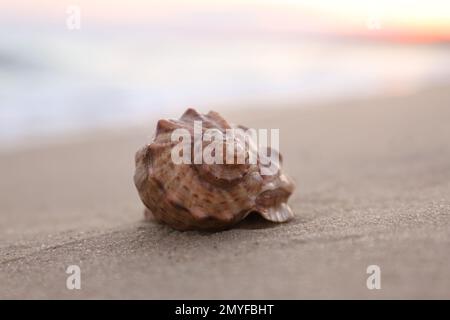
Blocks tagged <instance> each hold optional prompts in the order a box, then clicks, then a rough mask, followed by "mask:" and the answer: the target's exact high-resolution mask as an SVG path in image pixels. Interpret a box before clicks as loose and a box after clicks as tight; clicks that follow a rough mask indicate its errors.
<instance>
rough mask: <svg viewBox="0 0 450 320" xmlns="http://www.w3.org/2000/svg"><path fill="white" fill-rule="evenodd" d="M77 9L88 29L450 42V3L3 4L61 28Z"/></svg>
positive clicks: (13, 16) (26, 18) (198, 0)
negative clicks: (110, 27) (148, 28)
mask: <svg viewBox="0 0 450 320" xmlns="http://www.w3.org/2000/svg"><path fill="white" fill-rule="evenodd" d="M69 5H77V6H79V7H80V9H81V12H82V19H83V23H84V26H85V27H88V26H108V25H111V24H113V25H118V26H123V25H126V26H129V25H131V26H138V27H139V26H141V25H149V26H158V27H161V28H175V29H177V28H178V29H180V28H185V29H188V30H190V29H192V30H195V31H202V30H203V32H207V31H211V30H212V31H217V30H219V31H232V32H233V31H234V32H256V33H257V32H269V33H270V32H275V33H276V32H283V33H286V32H288V33H289V32H292V33H296V32H303V33H305V32H306V33H313V34H337V35H350V36H368V37H380V38H392V39H394V40H400V41H409V40H412V41H448V40H450V1H448V0H429V1H424V0H422V1H418V0H409V1H407V0H396V1H395V0H394V1H389V0H377V1H358V0H314V1H313V0H309V1H308V0H305V1H303V0H215V1H214V0H193V1H183V0H169V1H167V0H166V1H155V0H128V1H112V0H76V1H73V0H70V1H64V0H62V1H61V0H39V1H35V0H16V1H10V2H6V1H2V2H0V17H1V20H2V21H0V24H2V23H10V22H12V23H21V24H23V23H25V24H26V23H30V24H31V23H33V22H35V23H36V22H38V23H59V22H61V21H64V19H65V17H66V8H67V6H69Z"/></svg>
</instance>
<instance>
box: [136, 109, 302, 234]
mask: <svg viewBox="0 0 450 320" xmlns="http://www.w3.org/2000/svg"><path fill="white" fill-rule="evenodd" d="M194 121H202V131H201V133H202V134H204V133H205V131H206V130H207V129H215V130H218V132H221V133H225V131H226V130H227V129H236V128H241V129H244V130H245V129H246V128H245V127H242V126H236V125H233V124H230V123H228V122H227V121H226V120H225V119H223V118H222V117H221V116H220V115H219V114H218V113H217V112H213V111H211V112H209V113H208V114H206V115H203V114H200V113H198V112H197V111H195V110H194V109H188V110H187V111H186V112H185V113H184V114H183V115H182V117H181V118H180V119H179V120H159V121H158V124H157V128H156V134H155V137H154V139H153V141H152V143H150V144H149V145H147V146H145V147H144V148H142V149H141V150H139V151H138V152H137V153H136V171H135V175H134V182H135V185H136V188H137V190H138V192H139V196H140V198H141V200H142V202H143V203H144V205H145V206H146V212H145V216H146V217H147V218H149V217H151V216H153V217H154V219H155V220H156V221H158V222H162V223H166V224H168V225H170V226H171V227H173V228H175V229H178V230H193V229H199V230H218V229H226V228H229V227H231V226H233V225H235V224H236V223H237V222H239V221H241V220H242V219H244V218H245V217H246V216H247V215H248V214H249V213H251V212H256V213H259V214H260V215H261V216H262V217H263V218H264V219H266V220H269V221H272V222H285V221H288V220H290V219H291V218H293V216H294V214H293V212H292V210H291V208H290V207H289V206H288V204H287V200H288V198H289V196H290V195H291V194H292V192H293V190H294V184H293V182H292V181H291V179H289V178H288V177H287V176H286V175H285V174H283V173H282V172H281V169H280V168H279V167H278V168H277V172H276V174H273V175H263V174H261V172H262V167H263V163H262V161H261V160H262V159H261V156H260V154H257V155H256V161H253V163H251V162H250V161H249V157H250V156H251V154H250V152H251V150H253V149H252V148H254V147H255V145H254V141H251V140H248V141H246V140H244V139H242V138H239V137H233V139H232V140H224V141H223V142H224V149H225V150H224V152H223V154H222V156H223V159H224V160H226V157H233V156H234V158H233V160H235V161H234V162H233V163H231V164H229V163H227V162H226V161H223V162H224V163H223V164H218V163H213V164H206V163H204V162H203V163H194V162H195V161H194V162H192V161H191V163H181V164H175V162H174V161H173V160H172V150H173V148H174V147H175V146H176V145H177V144H178V143H179V142H178V141H172V140H173V139H172V133H173V132H174V131H175V130H176V129H185V130H187V132H189V134H190V135H191V137H193V136H194V134H195V130H194ZM200 143H201V145H202V147H203V150H205V149H204V148H205V147H207V146H208V144H209V143H210V142H209V143H208V142H204V141H201V142H200ZM230 146H231V147H230ZM249 146H250V147H249ZM197 147H198V145H197ZM225 147H227V148H228V149H227V148H225ZM246 147H247V149H245V148H246ZM190 148H191V150H193V151H195V148H196V145H195V139H194V138H193V139H192V140H191V145H190ZM242 148H244V152H243V153H240V154H241V155H242V154H243V155H244V156H245V161H240V162H239V161H236V156H237V154H238V151H241V152H242ZM229 149H231V150H232V152H231V153H230V151H229ZM270 151H271V152H275V151H274V150H270ZM218 156H219V157H220V152H218ZM192 159H193V155H192V154H191V160H192ZM194 160H195V159H194ZM280 160H281V159H280ZM278 169H280V170H278Z"/></svg>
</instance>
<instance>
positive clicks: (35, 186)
mask: <svg viewBox="0 0 450 320" xmlns="http://www.w3.org/2000/svg"><path fill="white" fill-rule="evenodd" d="M200 110H201V111H202V112H207V111H208V109H203V108H200ZM219 111H221V110H220V109H219ZM222 114H223V115H224V116H225V117H226V118H227V119H229V120H230V121H232V122H236V123H241V124H245V125H247V126H250V127H254V128H280V138H281V146H280V149H281V152H282V154H283V159H284V168H285V171H286V173H287V174H289V175H290V176H291V177H293V179H294V180H295V182H296V184H297V189H296V192H295V193H294V195H293V196H292V198H291V199H290V203H291V205H292V208H293V210H294V211H295V213H296V218H295V219H294V220H293V221H291V222H289V223H286V224H280V225H274V224H270V223H267V222H264V221H262V220H261V219H257V218H255V217H250V218H249V219H247V220H245V221H243V222H242V223H241V224H239V225H238V226H237V227H236V228H233V229H231V230H228V231H223V232H216V233H207V232H195V231H189V232H178V231H174V230H172V229H170V228H169V227H167V226H163V225H158V224H155V223H151V222H145V221H143V205H142V203H141V201H140V200H139V198H138V195H137V192H136V190H135V187H134V184H133V179H132V178H133V173H134V154H135V152H136V150H137V149H138V148H139V147H141V146H142V145H144V144H145V143H146V142H148V141H149V140H150V136H151V134H152V133H153V130H154V128H155V124H156V122H155V121H154V120H155V119H149V122H148V125H147V126H146V127H136V128H130V129H117V130H104V131H102V132H95V133H86V134H82V135H78V136H73V137H70V138H67V139H65V138H59V139H58V141H55V142H54V143H48V144H45V145H42V146H40V147H39V146H36V145H34V144H33V145H30V146H26V147H25V148H23V149H21V150H16V151H3V152H2V153H1V154H0V175H1V177H2V179H0V298H2V299H5V298H12V299H17V298H32V299H35V298H44V299H49V298H56V299H79V298H87V299H91V298H114V299H115V298H125V299H128V298H138V299H260V298H261V299H266V298H267V299H302V298H308V299H309V298H325V299H327V298H362V299H379V298H388V299H391V298H392V299H397V298H425V299H428V298H446V299H449V298H450V249H449V248H450V87H440V88H430V89H424V90H421V91H420V92H416V93H410V94H406V93H405V94H403V95H398V96H390V97H372V98H365V99H353V100H350V99H349V100H347V101H338V102H328V103H323V104H322V105H313V104H311V105H306V106H304V108H298V107H297V105H296V104H295V102H292V104H290V105H280V106H275V107H274V108H272V109H271V111H263V110H262V109H258V108H256V107H254V108H249V109H244V110H243V111H241V112H237V111H226V110H225V111H223V112H222ZM69 265H79V266H80V268H81V286H82V288H81V290H68V289H67V288H66V278H67V276H68V275H67V274H66V273H65V270H66V268H67V266H69ZM369 265H378V266H379V267H380V269H381V289H380V290H368V288H367V286H366V279H367V277H368V274H367V273H366V268H367V266H369Z"/></svg>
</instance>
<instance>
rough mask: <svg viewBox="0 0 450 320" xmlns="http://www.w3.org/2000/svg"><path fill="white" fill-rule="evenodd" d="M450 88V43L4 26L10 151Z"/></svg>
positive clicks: (0, 81)
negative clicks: (221, 116) (21, 145)
mask: <svg viewBox="0 0 450 320" xmlns="http://www.w3.org/2000/svg"><path fill="white" fill-rule="evenodd" d="M449 80H450V46H448V45H419V44H395V43H388V42H369V41H361V40H360V41H357V40H349V39H342V38H341V39H339V38H325V37H316V38H314V37H306V36H304V37H301V36H293V35H290V36H280V37H277V36H272V37H260V36H257V35H256V36H245V35H233V36H232V35H229V34H224V35H223V37H219V36H217V35H215V36H214V37H213V36H209V35H208V34H203V35H189V34H183V33H180V32H177V33H171V32H158V31H152V30H140V31H136V30H128V31H127V30H121V31H118V32H102V31H98V32H92V31H90V32H88V33H87V32H84V31H83V29H82V30H80V31H68V30H62V31H58V32H55V31H54V30H52V29H47V30H42V29H41V30H34V31H33V30H29V29H26V30H25V29H20V28H1V29H0V143H6V142H8V143H11V142H12V141H13V142H14V141H21V140H24V139H26V138H27V137H30V136H33V137H36V136H41V135H42V136H45V135H52V134H55V133H61V132H73V131H79V130H83V129H86V128H94V127H102V126H114V125H127V124H132V123H134V122H137V121H139V122H142V121H143V120H145V119H152V118H153V117H155V116H157V117H160V116H170V117H177V116H179V113H180V112H181V111H182V110H183V109H185V108H186V107H187V106H196V107H199V108H200V109H201V110H203V111H207V110H209V109H214V108H215V107H216V106H229V107H230V108H244V107H246V106H248V105H255V104H256V105H257V104H263V105H268V104H271V103H273V105H274V106H276V105H277V103H278V104H279V105H280V106H281V105H282V104H283V103H286V102H291V103H292V102H296V103H298V105H299V106H301V105H302V102H306V101H308V102H310V101H311V100H323V99H327V100H332V99H338V98H341V97H343V96H346V97H348V96H360V95H373V94H397V93H402V92H405V91H408V90H414V89H416V88H420V87H422V86H427V85H433V84H436V83H443V82H448V81H449Z"/></svg>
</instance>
